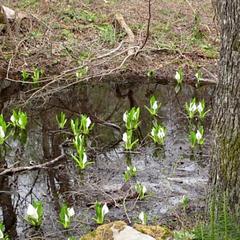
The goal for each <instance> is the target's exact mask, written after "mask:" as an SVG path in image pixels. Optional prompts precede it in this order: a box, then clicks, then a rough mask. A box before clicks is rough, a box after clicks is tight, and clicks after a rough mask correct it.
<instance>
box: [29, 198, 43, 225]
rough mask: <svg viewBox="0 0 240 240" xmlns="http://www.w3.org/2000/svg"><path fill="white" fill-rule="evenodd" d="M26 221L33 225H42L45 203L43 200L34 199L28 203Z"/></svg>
mask: <svg viewBox="0 0 240 240" xmlns="http://www.w3.org/2000/svg"><path fill="white" fill-rule="evenodd" d="M25 219H26V221H27V222H28V224H29V225H31V226H33V227H40V226H41V224H42V221H43V204H42V202H41V201H33V203H32V204H29V205H28V208H27V212H26V216H25Z"/></svg>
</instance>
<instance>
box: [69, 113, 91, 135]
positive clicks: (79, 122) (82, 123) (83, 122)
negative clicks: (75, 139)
mask: <svg viewBox="0 0 240 240" xmlns="http://www.w3.org/2000/svg"><path fill="white" fill-rule="evenodd" d="M71 128H72V132H73V134H74V136H77V135H79V134H84V135H88V134H89V132H90V131H91V130H92V128H93V124H92V122H91V119H90V118H89V117H88V116H86V115H84V114H82V115H81V117H80V119H79V118H76V119H75V120H71Z"/></svg>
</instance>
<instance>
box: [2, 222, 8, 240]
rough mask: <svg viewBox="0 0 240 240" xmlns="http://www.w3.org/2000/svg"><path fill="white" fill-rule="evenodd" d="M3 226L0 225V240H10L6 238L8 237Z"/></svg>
mask: <svg viewBox="0 0 240 240" xmlns="http://www.w3.org/2000/svg"><path fill="white" fill-rule="evenodd" d="M5 230H6V229H5V226H4V225H3V223H0V239H2V240H10V238H9V237H8V235H6V234H5V233H4V232H5Z"/></svg>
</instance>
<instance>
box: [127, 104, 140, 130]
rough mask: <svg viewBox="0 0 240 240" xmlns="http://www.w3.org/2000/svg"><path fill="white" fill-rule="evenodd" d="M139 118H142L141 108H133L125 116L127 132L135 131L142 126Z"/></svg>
mask: <svg viewBox="0 0 240 240" xmlns="http://www.w3.org/2000/svg"><path fill="white" fill-rule="evenodd" d="M139 116H140V108H139V107H133V108H131V109H130V110H129V111H126V112H125V113H124V114H123V121H124V123H125V126H126V129H127V130H135V129H137V128H138V126H139V124H140V122H139Z"/></svg>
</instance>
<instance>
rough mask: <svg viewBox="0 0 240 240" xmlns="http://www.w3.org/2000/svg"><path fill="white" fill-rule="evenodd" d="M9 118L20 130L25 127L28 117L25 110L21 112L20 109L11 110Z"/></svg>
mask: <svg viewBox="0 0 240 240" xmlns="http://www.w3.org/2000/svg"><path fill="white" fill-rule="evenodd" d="M10 120H11V123H12V125H13V126H14V127H18V128H20V129H21V130H24V129H26V126H27V122H28V119H27V114H26V113H25V112H22V111H21V110H19V111H15V110H13V113H12V116H11V118H10Z"/></svg>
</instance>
